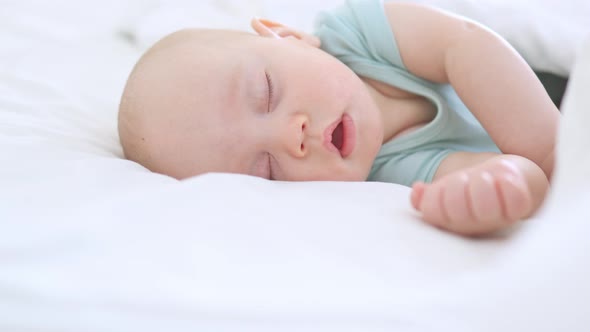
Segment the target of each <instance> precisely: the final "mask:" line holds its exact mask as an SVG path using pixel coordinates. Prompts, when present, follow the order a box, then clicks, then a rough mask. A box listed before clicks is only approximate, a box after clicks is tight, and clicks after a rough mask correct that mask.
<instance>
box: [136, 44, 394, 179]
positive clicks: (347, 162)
mask: <svg viewBox="0 0 590 332" xmlns="http://www.w3.org/2000/svg"><path fill="white" fill-rule="evenodd" d="M220 38H225V39H226V40H224V41H223V42H220V46H218V47H217V46H215V45H212V46H211V47H203V45H194V46H190V45H189V46H186V47H180V48H178V49H177V50H175V51H174V52H172V53H170V54H169V55H167V56H166V57H162V59H160V60H159V61H161V62H162V64H161V69H160V70H159V72H158V73H156V75H157V76H159V77H153V78H152V79H154V82H156V84H154V85H153V86H152V88H153V89H154V90H153V91H152V93H150V95H151V100H150V101H149V104H150V105H149V107H150V108H153V109H154V110H157V111H155V112H154V113H155V114H161V118H158V120H157V121H155V122H154V123H155V125H156V126H157V129H154V131H152V135H151V136H149V135H147V136H148V138H147V140H148V141H149V140H152V141H154V142H156V141H157V143H155V144H156V145H157V146H158V147H159V148H157V149H152V150H151V158H161V159H162V160H161V161H158V162H156V164H157V165H158V166H157V167H154V168H156V169H154V170H155V171H158V172H161V173H165V174H169V175H172V176H174V177H176V178H186V177H190V176H194V175H198V174H202V173H206V172H228V173H240V174H249V175H253V176H258V177H262V178H265V179H273V180H284V181H306V180H348V181H364V180H366V178H367V176H368V173H369V171H370V168H371V165H372V163H373V160H374V159H375V157H376V155H377V153H378V151H379V148H380V147H381V144H382V140H383V126H382V121H381V115H380V112H379V110H378V108H377V106H376V104H375V103H374V101H373V99H372V98H371V97H370V95H369V93H368V90H367V88H366V87H365V85H364V83H363V82H362V80H360V79H359V77H358V76H357V75H355V74H354V73H353V72H352V71H351V70H350V69H349V68H348V67H346V66H345V65H343V64H342V63H340V62H339V61H338V60H336V59H335V58H334V57H332V56H330V55H328V54H326V53H325V52H323V51H321V50H320V49H318V48H317V47H313V46H310V45H309V44H307V43H305V42H303V41H301V40H297V39H295V38H283V39H275V38H268V37H261V36H257V35H251V34H241V33H236V35H235V36H233V37H227V38H226V37H220ZM215 43H217V42H216V41H215V42H212V44H215ZM158 117H160V115H158ZM146 143H149V142H147V141H146Z"/></svg>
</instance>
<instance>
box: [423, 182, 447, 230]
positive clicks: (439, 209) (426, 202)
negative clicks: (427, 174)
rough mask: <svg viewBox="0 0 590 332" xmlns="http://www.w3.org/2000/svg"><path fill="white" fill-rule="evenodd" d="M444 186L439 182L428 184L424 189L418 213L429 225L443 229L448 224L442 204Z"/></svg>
mask: <svg viewBox="0 0 590 332" xmlns="http://www.w3.org/2000/svg"><path fill="white" fill-rule="evenodd" d="M443 190H444V186H443V185H442V184H441V183H440V182H435V183H433V184H429V185H427V186H426V187H425V189H424V194H423V197H422V202H421V203H420V211H421V212H422V218H423V219H424V220H425V221H426V222H428V223H429V224H432V225H435V226H439V227H443V226H444V225H446V224H447V223H448V218H447V215H446V211H445V207H444V205H443V204H442V197H443Z"/></svg>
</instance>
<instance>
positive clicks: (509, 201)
mask: <svg viewBox="0 0 590 332" xmlns="http://www.w3.org/2000/svg"><path fill="white" fill-rule="evenodd" d="M497 181H498V184H497V185H498V191H499V192H500V193H501V198H502V202H503V205H504V213H505V217H506V219H507V220H508V221H511V222H514V221H518V220H520V219H522V218H524V217H525V216H526V215H527V214H528V213H529V212H530V210H531V209H532V205H533V199H532V196H531V194H530V191H529V189H528V186H527V184H526V183H525V182H524V179H522V178H521V177H515V176H512V175H505V176H501V177H499V178H498V180H497Z"/></svg>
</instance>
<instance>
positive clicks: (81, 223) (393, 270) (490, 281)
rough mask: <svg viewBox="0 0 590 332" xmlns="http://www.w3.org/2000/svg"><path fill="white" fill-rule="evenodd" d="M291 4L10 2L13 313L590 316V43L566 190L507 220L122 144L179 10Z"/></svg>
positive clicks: (395, 190) (200, 322)
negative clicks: (422, 207)
mask: <svg viewBox="0 0 590 332" xmlns="http://www.w3.org/2000/svg"><path fill="white" fill-rule="evenodd" d="M284 3H285V4H287V5H289V6H290V7H289V8H290V9H289V10H288V11H280V10H279V9H280V7H279V1H273V2H271V1H262V0H261V1H253V2H250V3H248V4H247V5H246V2H242V1H218V2H213V1H210V2H209V1H191V2H188V1H187V2H184V3H183V2H181V1H171V2H163V1H155V0H153V1H146V2H141V1H136V2H133V1H128V2H124V3H123V2H117V1H101V2H100V4H99V3H97V2H91V1H80V2H70V1H65V0H62V1H53V2H42V1H4V2H3V3H2V4H1V6H2V11H1V12H0V27H1V29H0V41H3V44H2V46H0V149H1V150H0V151H1V152H2V153H1V154H0V165H1V167H0V184H1V185H0V331H2V332H4V331H7V332H8V331H10V332H20V331H31V330H33V331H48V332H49V331H52V332H53V331H327V330H338V331H385V330H396V331H431V330H432V331H500V330H501V331H523V330H534V331H555V330H567V331H583V330H587V329H588V326H589V324H590V321H589V318H588V317H590V312H588V306H587V305H586V303H585V300H586V299H587V298H588V297H589V296H590V289H589V287H588V285H587V280H588V278H589V277H590V267H589V266H588V263H587V262H588V261H589V258H590V257H588V256H589V255H590V254H589V253H590V248H589V247H590V242H589V241H587V239H586V233H588V231H590V226H589V225H588V223H587V222H588V220H589V219H590V218H589V217H590V209H589V208H588V206H589V204H590V190H588V189H587V188H588V185H589V184H590V174H589V173H588V169H590V168H589V166H590V165H589V163H590V156H589V154H588V153H586V149H587V148H588V146H589V143H590V135H589V134H588V132H587V130H586V125H585V124H587V123H590V118H589V116H590V113H589V112H588V111H587V110H588V109H590V99H588V96H587V93H586V91H587V89H588V88H590V48H588V49H587V50H586V52H585V53H584V56H580V57H579V59H580V61H579V65H578V67H577V69H576V70H575V73H574V74H575V77H574V79H573V81H574V82H573V83H572V86H571V89H570V91H569V92H568V94H569V96H568V98H567V99H566V101H565V106H564V112H565V114H566V117H565V121H564V123H563V127H562V132H561V136H560V148H561V150H560V152H559V158H558V159H559V164H558V167H557V174H556V177H555V181H556V185H555V187H554V191H553V192H552V194H551V196H550V198H549V201H548V204H547V207H546V209H545V210H544V211H543V212H542V213H541V214H540V215H539V216H538V217H537V218H535V219H533V220H530V221H528V222H527V223H526V225H525V226H524V227H523V228H522V229H520V230H518V231H517V232H516V233H515V234H513V236H509V237H499V238H495V239H488V240H483V241H474V240H468V239H464V238H460V237H457V236H453V235H450V234H446V233H443V232H440V231H438V230H436V229H433V228H431V227H429V226H427V225H424V224H423V223H421V222H420V221H419V219H418V218H417V216H416V215H415V213H414V212H413V211H412V209H411V208H410V205H409V202H408V198H407V195H408V189H407V188H404V187H401V186H395V185H390V184H379V183H329V182H318V183H278V182H268V181H264V180H260V179H256V178H251V177H245V176H237V175H223V174H211V175H206V176H201V177H197V178H193V179H190V180H187V181H181V182H179V181H176V180H173V179H170V178H168V177H165V176H161V175H157V174H152V173H149V172H147V171H146V170H145V169H144V168H142V167H140V166H139V165H136V164H134V163H131V162H128V161H125V160H123V159H121V155H122V153H121V147H120V145H119V143H118V138H117V133H116V109H117V102H118V98H119V94H120V92H121V89H122V86H123V84H124V80H125V78H126V76H127V74H128V72H129V70H130V68H131V66H132V64H133V63H134V61H135V60H136V58H137V56H138V55H139V54H140V50H141V48H142V47H144V46H145V45H146V44H147V43H149V41H150V40H153V39H154V38H157V36H158V35H159V34H162V33H163V32H165V31H166V29H173V28H176V25H178V24H179V22H181V21H180V20H176V19H177V18H179V17H180V16H179V15H181V14H182V13H183V11H181V10H180V8H183V6H185V5H186V6H192V7H191V8H192V9H193V11H192V12H190V11H184V14H182V15H185V19H186V20H192V18H191V17H192V16H191V15H192V14H194V15H197V14H198V15H199V16H198V17H200V18H201V19H200V21H199V22H200V23H203V24H204V23H211V24H213V23H216V24H220V25H221V24H225V23H227V24H235V26H233V27H236V28H245V24H246V23H247V18H246V17H245V16H249V15H250V13H254V14H258V15H263V16H271V17H275V16H279V17H278V18H279V19H282V20H285V21H287V23H291V24H294V25H295V24H296V23H301V26H303V27H309V26H311V23H310V22H311V21H310V20H311V17H312V9H311V8H316V4H314V3H313V2H311V1H304V2H297V3H291V2H284ZM334 3H336V1H334ZM331 5H332V2H331V1H329V2H326V3H322V6H323V7H328V6H331ZM66 8H69V9H68V10H65V9H66ZM187 12H188V13H192V14H186V13H187ZM272 14H276V15H272ZM295 14H297V15H300V17H299V18H298V17H297V16H295ZM166 15H168V16H167V17H168V19H165V17H166ZM281 15H283V16H282V17H280V16H281ZM171 18H174V20H173V22H170V21H169V20H170V19H171ZM238 18H244V19H246V21H240V22H241V23H239V24H238V23H235V22H238V21H237V19H238ZM206 20H209V21H206ZM156 22H157V24H159V25H157V24H156ZM166 22H168V23H166ZM240 24H241V26H238V25H240ZM129 38H132V39H134V40H135V44H132V43H130V42H129ZM589 47H590V46H589ZM575 48H577V46H576V47H575ZM572 52H573V51H572Z"/></svg>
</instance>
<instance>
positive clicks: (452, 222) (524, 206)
mask: <svg viewBox="0 0 590 332" xmlns="http://www.w3.org/2000/svg"><path fill="white" fill-rule="evenodd" d="M411 201H412V205H413V206H414V208H415V209H417V210H418V211H420V212H422V216H423V219H424V220H425V221H426V222H428V223H430V224H432V225H434V226H437V227H440V228H443V229H446V230H449V231H452V232H456V233H459V234H463V235H481V234H485V233H490V232H494V231H497V230H500V229H502V228H505V227H507V226H509V225H511V224H512V223H514V222H515V221H517V220H519V219H522V218H524V217H526V216H528V215H529V214H531V212H532V209H533V198H532V195H531V191H530V190H529V187H528V185H527V182H526V178H525V176H524V174H523V173H522V172H521V171H520V170H519V169H518V168H517V167H516V166H515V165H514V164H512V163H510V162H509V161H506V160H501V159H496V160H490V161H488V162H485V163H482V164H479V165H477V166H474V167H471V168H467V169H462V170H458V171H455V172H453V173H450V174H448V175H446V176H444V177H442V178H440V179H438V180H436V181H434V182H433V183H431V184H425V183H422V182H418V183H415V184H414V186H413V187H412V196H411Z"/></svg>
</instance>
